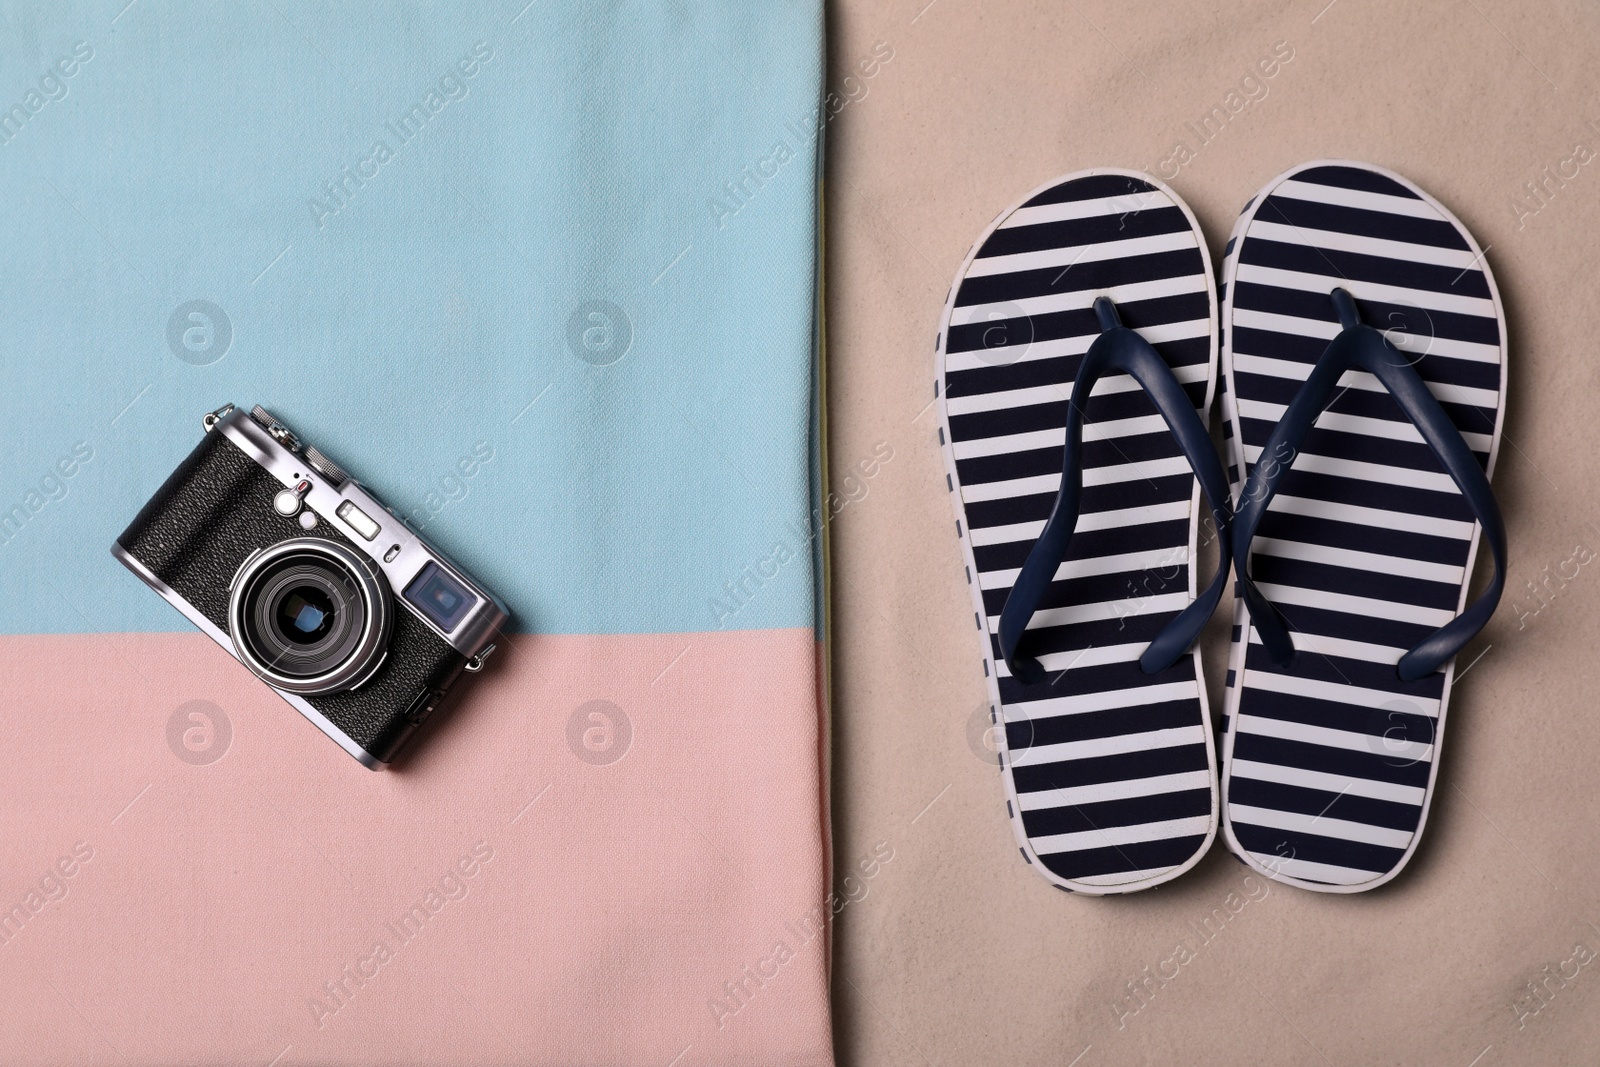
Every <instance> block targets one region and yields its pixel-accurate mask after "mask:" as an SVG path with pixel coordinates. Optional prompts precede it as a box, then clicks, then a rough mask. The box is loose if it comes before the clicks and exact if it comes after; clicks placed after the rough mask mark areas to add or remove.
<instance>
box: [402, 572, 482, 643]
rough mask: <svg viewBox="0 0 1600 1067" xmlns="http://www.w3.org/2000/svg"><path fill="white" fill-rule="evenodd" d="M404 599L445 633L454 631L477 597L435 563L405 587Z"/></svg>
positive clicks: (475, 602)
mask: <svg viewBox="0 0 1600 1067" xmlns="http://www.w3.org/2000/svg"><path fill="white" fill-rule="evenodd" d="M405 598H406V599H407V600H408V601H410V602H411V603H412V604H413V605H414V606H415V607H416V609H417V610H418V611H420V612H422V614H424V615H426V616H427V617H428V618H429V619H432V620H433V624H434V625H435V626H437V627H439V629H441V630H443V631H444V632H445V633H449V632H450V631H452V630H454V629H455V628H456V625H457V624H458V623H460V622H461V620H462V619H464V618H465V617H466V615H467V612H469V611H471V610H472V608H473V605H475V604H477V602H478V597H477V595H476V594H474V593H472V592H471V591H469V590H468V589H467V587H466V586H464V585H462V584H461V583H460V582H458V581H456V580H455V579H454V578H452V577H451V576H450V573H449V572H448V571H446V570H445V569H444V568H443V567H441V566H439V565H438V564H437V563H429V564H428V565H427V566H426V567H424V568H422V570H421V572H419V573H418V574H417V576H416V577H415V578H414V579H412V581H411V584H410V585H408V586H406V592H405Z"/></svg>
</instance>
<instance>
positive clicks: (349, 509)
mask: <svg viewBox="0 0 1600 1067" xmlns="http://www.w3.org/2000/svg"><path fill="white" fill-rule="evenodd" d="M335 514H337V515H338V516H339V517H340V518H341V519H343V520H344V521H345V523H346V524H348V525H349V527H350V529H352V530H354V531H355V532H356V533H358V534H360V535H361V536H362V537H365V538H366V539H367V540H368V541H371V540H373V539H374V538H376V537H377V536H378V534H379V532H381V530H382V527H380V526H379V525H378V524H377V523H376V522H375V521H373V518H372V516H370V515H368V514H367V513H366V512H365V511H362V510H361V509H360V508H358V507H356V504H355V501H353V500H346V501H345V502H344V503H343V504H340V505H339V510H338V511H337V512H335Z"/></svg>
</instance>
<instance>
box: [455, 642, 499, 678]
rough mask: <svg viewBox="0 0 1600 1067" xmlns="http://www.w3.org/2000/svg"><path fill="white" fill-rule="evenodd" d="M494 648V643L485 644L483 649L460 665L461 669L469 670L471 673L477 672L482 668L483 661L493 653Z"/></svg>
mask: <svg viewBox="0 0 1600 1067" xmlns="http://www.w3.org/2000/svg"><path fill="white" fill-rule="evenodd" d="M494 650H495V646H494V645H488V646H486V647H485V648H484V649H483V651H481V652H479V653H478V654H477V655H476V656H473V657H472V658H471V659H469V660H467V662H466V663H465V664H463V665H462V667H461V669H462V670H464V671H471V672H472V673H473V674H477V673H478V672H479V671H481V670H483V665H484V663H485V662H487V661H488V659H489V657H490V656H491V655H492V654H493V653H494Z"/></svg>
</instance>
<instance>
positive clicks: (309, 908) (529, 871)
mask: <svg viewBox="0 0 1600 1067" xmlns="http://www.w3.org/2000/svg"><path fill="white" fill-rule="evenodd" d="M819 662H820V660H819V654H818V642H817V640H816V636H815V634H814V632H813V631H812V630H810V629H788V630H761V631H744V632H730V633H689V634H667V635H649V636H520V637H516V638H515V639H514V641H513V643H512V644H511V646H510V647H509V648H505V649H504V659H503V661H501V662H499V663H498V664H496V665H495V667H494V669H492V670H490V671H487V672H485V674H484V675H483V676H482V677H481V678H480V679H478V684H477V685H476V686H475V687H474V691H473V693H472V694H471V697H470V699H468V700H465V701H463V702H462V703H461V704H460V706H459V707H457V708H456V709H455V710H454V713H453V714H450V715H446V716H443V717H442V719H441V720H439V721H440V723H441V724H440V726H439V727H438V728H437V729H436V730H435V732H434V734H433V735H432V736H430V737H425V738H423V739H421V743H420V744H418V745H417V746H416V747H415V748H414V749H413V750H412V754H411V756H410V757H409V758H408V759H406V760H403V761H401V762H400V763H399V764H397V765H396V766H395V767H394V768H393V769H391V770H389V771H386V772H382V773H370V772H367V771H364V770H362V769H361V768H359V767H357V766H355V765H354V764H353V762H351V761H350V760H348V759H347V758H342V754H341V753H339V752H337V751H330V746H329V744H328V741H327V739H326V738H325V737H323V736H322V734H320V733H319V732H318V731H317V730H316V729H315V728H313V727H312V726H311V725H310V724H309V723H307V722H306V721H305V720H304V719H302V718H301V717H300V716H299V715H297V714H295V713H294V712H293V709H291V708H289V707H288V706H287V705H285V704H284V703H283V702H282V700H280V699H279V698H278V697H277V696H276V695H275V694H273V693H272V692H270V691H269V690H267V689H266V688H265V687H263V686H262V685H261V684H260V682H258V681H257V680H256V679H255V678H254V677H253V676H252V675H250V674H249V673H248V672H247V671H246V670H245V669H244V667H242V666H240V665H239V664H237V663H236V662H234V661H233V660H232V659H231V658H230V657H229V656H228V655H227V654H226V653H225V652H223V651H222V650H221V649H219V648H217V647H216V646H215V645H214V644H212V642H211V641H210V640H209V639H208V638H206V637H204V636H203V635H201V634H198V633H194V634H176V633H175V634H119V635H103V634H97V635H50V636H8V637H3V638H0V677H4V678H5V679H7V681H8V684H9V686H10V689H11V692H10V707H11V711H10V712H9V713H8V714H7V715H6V716H5V717H4V718H3V720H0V783H3V790H4V808H3V812H0V879H3V881H0V909H3V911H0V990H3V994H4V1008H3V1009H0V1016H3V1018H4V1025H0V1063H5V1064H45V1063H53V1064H60V1063H71V1064H78V1065H82V1067H92V1065H98V1064H106V1065H127V1064H177V1063H185V1064H188V1063H199V1064H257V1065H266V1064H273V1065H274V1067H293V1065H300V1064H368V1065H380V1064H419V1065H421V1064H427V1065H439V1064H483V1065H488V1064H508V1065H509V1064H548V1065H557V1064H560V1065H579V1064H593V1065H602V1064H607V1065H615V1064H656V1065H662V1067H665V1065H668V1064H671V1065H674V1067H692V1065H700V1064H705V1065H712V1064H728V1065H733V1064H762V1065H809V1064H828V1063H831V1062H832V1055H831V1047H830V1036H829V1015H828V946H829V935H830V930H831V922H830V919H831V912H832V910H833V909H832V907H831V902H830V898H829V887H828V882H827V874H826V872H827V858H826V821H825V818H826V793H825V782H824V778H823V772H822V768H823V767H824V766H825V763H824V762H823V761H822V760H821V759H820V758H819V756H820V754H821V752H822V749H823V745H824V738H825V729H824V726H823V720H822V717H821V711H820V707H821V705H820V701H819V692H820V685H819V673H818V670H819ZM88 678H92V680H93V682H94V684H93V685H82V684H75V683H79V682H81V681H83V680H85V679H88ZM774 708H782V709H803V708H810V709H815V710H816V714H772V713H771V709H774ZM336 757H337V758H336ZM462 767H469V768H471V769H472V770H471V773H468V774H462V773H459V771H460V768H462Z"/></svg>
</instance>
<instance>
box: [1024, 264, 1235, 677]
mask: <svg viewBox="0 0 1600 1067" xmlns="http://www.w3.org/2000/svg"><path fill="white" fill-rule="evenodd" d="M1094 312H1095V317H1096V318H1097V319H1099V321H1100V336H1099V337H1097V338H1095V341H1094V343H1093V344H1091V345H1090V346H1089V351H1088V352H1087V353H1085V354H1084V357H1083V363H1082V364H1081V365H1080V366H1079V367H1078V376H1077V379H1076V380H1075V381H1074V382H1073V383H1072V399H1071V402H1070V403H1069V404H1068V407H1067V427H1066V431H1067V433H1066V447H1065V451H1064V453H1063V455H1062V462H1061V489H1060V490H1059V491H1058V492H1057V494H1056V502H1055V506H1054V507H1053V508H1052V509H1051V511H1050V518H1049V519H1048V520H1047V521H1046V522H1045V524H1044V531H1043V532H1042V533H1040V535H1039V539H1038V540H1037V541H1035V542H1034V545H1033V548H1032V549H1031V550H1029V552H1028V558H1027V560H1026V561H1025V562H1024V563H1023V565H1022V570H1021V571H1020V572H1019V573H1018V574H1017V579H1016V581H1015V582H1014V583H1013V584H1012V586H1011V593H1010V594H1009V595H1008V596H1007V597H1006V606H1005V608H1004V609H1003V610H1002V611H1001V612H1000V653H1001V655H1002V656H1003V657H1004V659H1005V661H1006V666H1007V667H1009V668H1010V670H1011V675H1012V677H1014V678H1017V679H1019V680H1021V681H1023V682H1027V683H1030V684H1031V683H1037V682H1039V681H1041V680H1042V679H1043V677H1044V667H1043V666H1042V665H1041V664H1040V663H1039V661H1038V660H1037V659H1036V658H1034V657H1033V656H1030V655H1029V654H1028V653H1027V652H1026V651H1025V650H1024V649H1023V648H1022V647H1021V646H1022V645H1023V643H1024V637H1025V636H1026V635H1027V633H1028V623H1029V621H1030V620H1032V618H1033V615H1034V612H1036V611H1038V610H1039V605H1040V603H1041V602H1042V601H1043V600H1044V596H1045V593H1046V592H1048V590H1049V588H1050V583H1051V582H1052V581H1053V580H1054V579H1055V576H1056V571H1057V569H1058V568H1059V567H1060V566H1061V563H1062V561H1063V560H1064V559H1065V558H1066V555H1067V546H1068V544H1069V542H1071V540H1072V532H1073V529H1074V528H1075V527H1076V526H1077V525H1078V506H1079V498H1080V497H1081V496H1082V493H1083V409H1084V408H1085V407H1086V406H1087V405H1088V402H1089V394H1090V392H1091V391H1092V390H1093V389H1094V387H1095V383H1096V382H1098V381H1099V380H1100V379H1101V378H1103V377H1105V376H1106V375H1108V374H1128V375H1131V376H1132V377H1133V380H1134V381H1136V382H1138V383H1139V385H1140V387H1141V388H1143V389H1144V391H1145V393H1147V394H1148V395H1149V397H1150V399H1151V401H1152V402H1153V403H1154V404H1155V407H1156V410H1157V411H1159V412H1160V413H1161V417H1162V418H1163V419H1165V420H1166V423H1167V428H1168V429H1169V430H1170V431H1171V432H1172V436H1173V437H1175V438H1176V439H1177V441H1178V444H1179V445H1180V446H1181V447H1182V449H1183V453H1184V455H1185V456H1186V457H1187V458H1188V460H1189V465H1190V466H1191V467H1193V468H1194V471H1195V474H1196V475H1197V476H1198V477H1199V479H1200V488H1201V489H1202V490H1203V491H1204V492H1205V495H1206V502H1207V503H1208V504H1210V506H1211V513H1212V515H1213V517H1214V519H1215V521H1216V525H1217V540H1218V544H1219V546H1220V548H1221V551H1222V564H1221V565H1220V566H1219V567H1218V568H1217V576H1216V578H1215V579H1214V580H1213V581H1212V583H1211V585H1210V586H1209V587H1208V588H1207V589H1206V591H1205V592H1204V593H1202V594H1201V595H1200V596H1199V597H1197V598H1196V599H1195V600H1194V601H1193V602H1192V603H1190V604H1189V606H1188V607H1186V608H1184V609H1183V611H1181V612H1179V613H1178V616H1177V618H1175V619H1173V620H1172V621H1171V622H1169V623H1167V625H1166V626H1165V627H1163V628H1162V630H1161V632H1160V633H1159V634H1157V635H1156V638H1155V640H1153V641H1151V642H1150V645H1149V647H1148V648H1146V649H1145V650H1144V653H1143V655H1142V656H1141V657H1140V659H1139V666H1140V668H1141V669H1142V670H1144V672H1145V673H1147V674H1155V673H1157V672H1158V671H1163V670H1165V669H1166V668H1168V667H1170V666H1172V664H1173V663H1175V662H1177V660H1178V657H1179V656H1181V655H1183V654H1184V652H1186V651H1187V650H1188V648H1189V646H1190V645H1192V644H1194V639H1195V638H1196V637H1198V636H1199V634H1200V630H1201V629H1202V628H1203V627H1204V626H1205V624H1206V620H1207V619H1209V618H1210V617H1211V613H1212V612H1213V611H1215V610H1216V607H1217V601H1218V600H1219V599H1220V598H1221V596H1222V589H1223V586H1224V584H1225V583H1226V581H1227V577H1228V566H1227V561H1228V559H1229V558H1230V556H1231V551H1230V545H1231V543H1232V542H1231V535H1230V533H1229V520H1230V518H1231V516H1230V514H1229V499H1228V478H1227V475H1226V474H1225V473H1224V472H1223V469H1222V463H1221V461H1220V460H1218V459H1217V453H1216V450H1215V449H1213V448H1212V446H1211V435H1210V434H1209V433H1208V432H1207V431H1206V427H1205V424H1204V423H1202V422H1201V421H1200V416H1199V415H1198V414H1196V413H1195V408H1194V402H1193V401H1192V400H1190V399H1189V396H1188V394H1186V393H1185V392H1184V391H1183V386H1181V385H1179V384H1178V380H1177V379H1176V378H1175V377H1173V375H1172V369H1171V368H1170V367H1168V366H1167V361H1166V360H1164V359H1162V358H1161V354H1160V353H1159V352H1157V351H1156V350H1155V349H1154V348H1151V347H1150V343H1149V342H1148V341H1146V340H1145V339H1144V338H1143V337H1140V336H1139V335H1138V334H1137V333H1135V332H1134V331H1133V330H1130V329H1128V328H1127V327H1126V326H1124V325H1122V320H1121V319H1120V317H1119V316H1118V315H1117V309H1116V305H1115V304H1113V303H1112V302H1111V299H1110V298H1109V297H1105V296H1102V297H1099V298H1098V299H1096V300H1095V302H1094ZM1172 562H1173V563H1177V562H1180V561H1179V560H1176V559H1174V560H1173V561H1172ZM1190 562H1191V563H1192V562H1193V561H1190Z"/></svg>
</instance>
